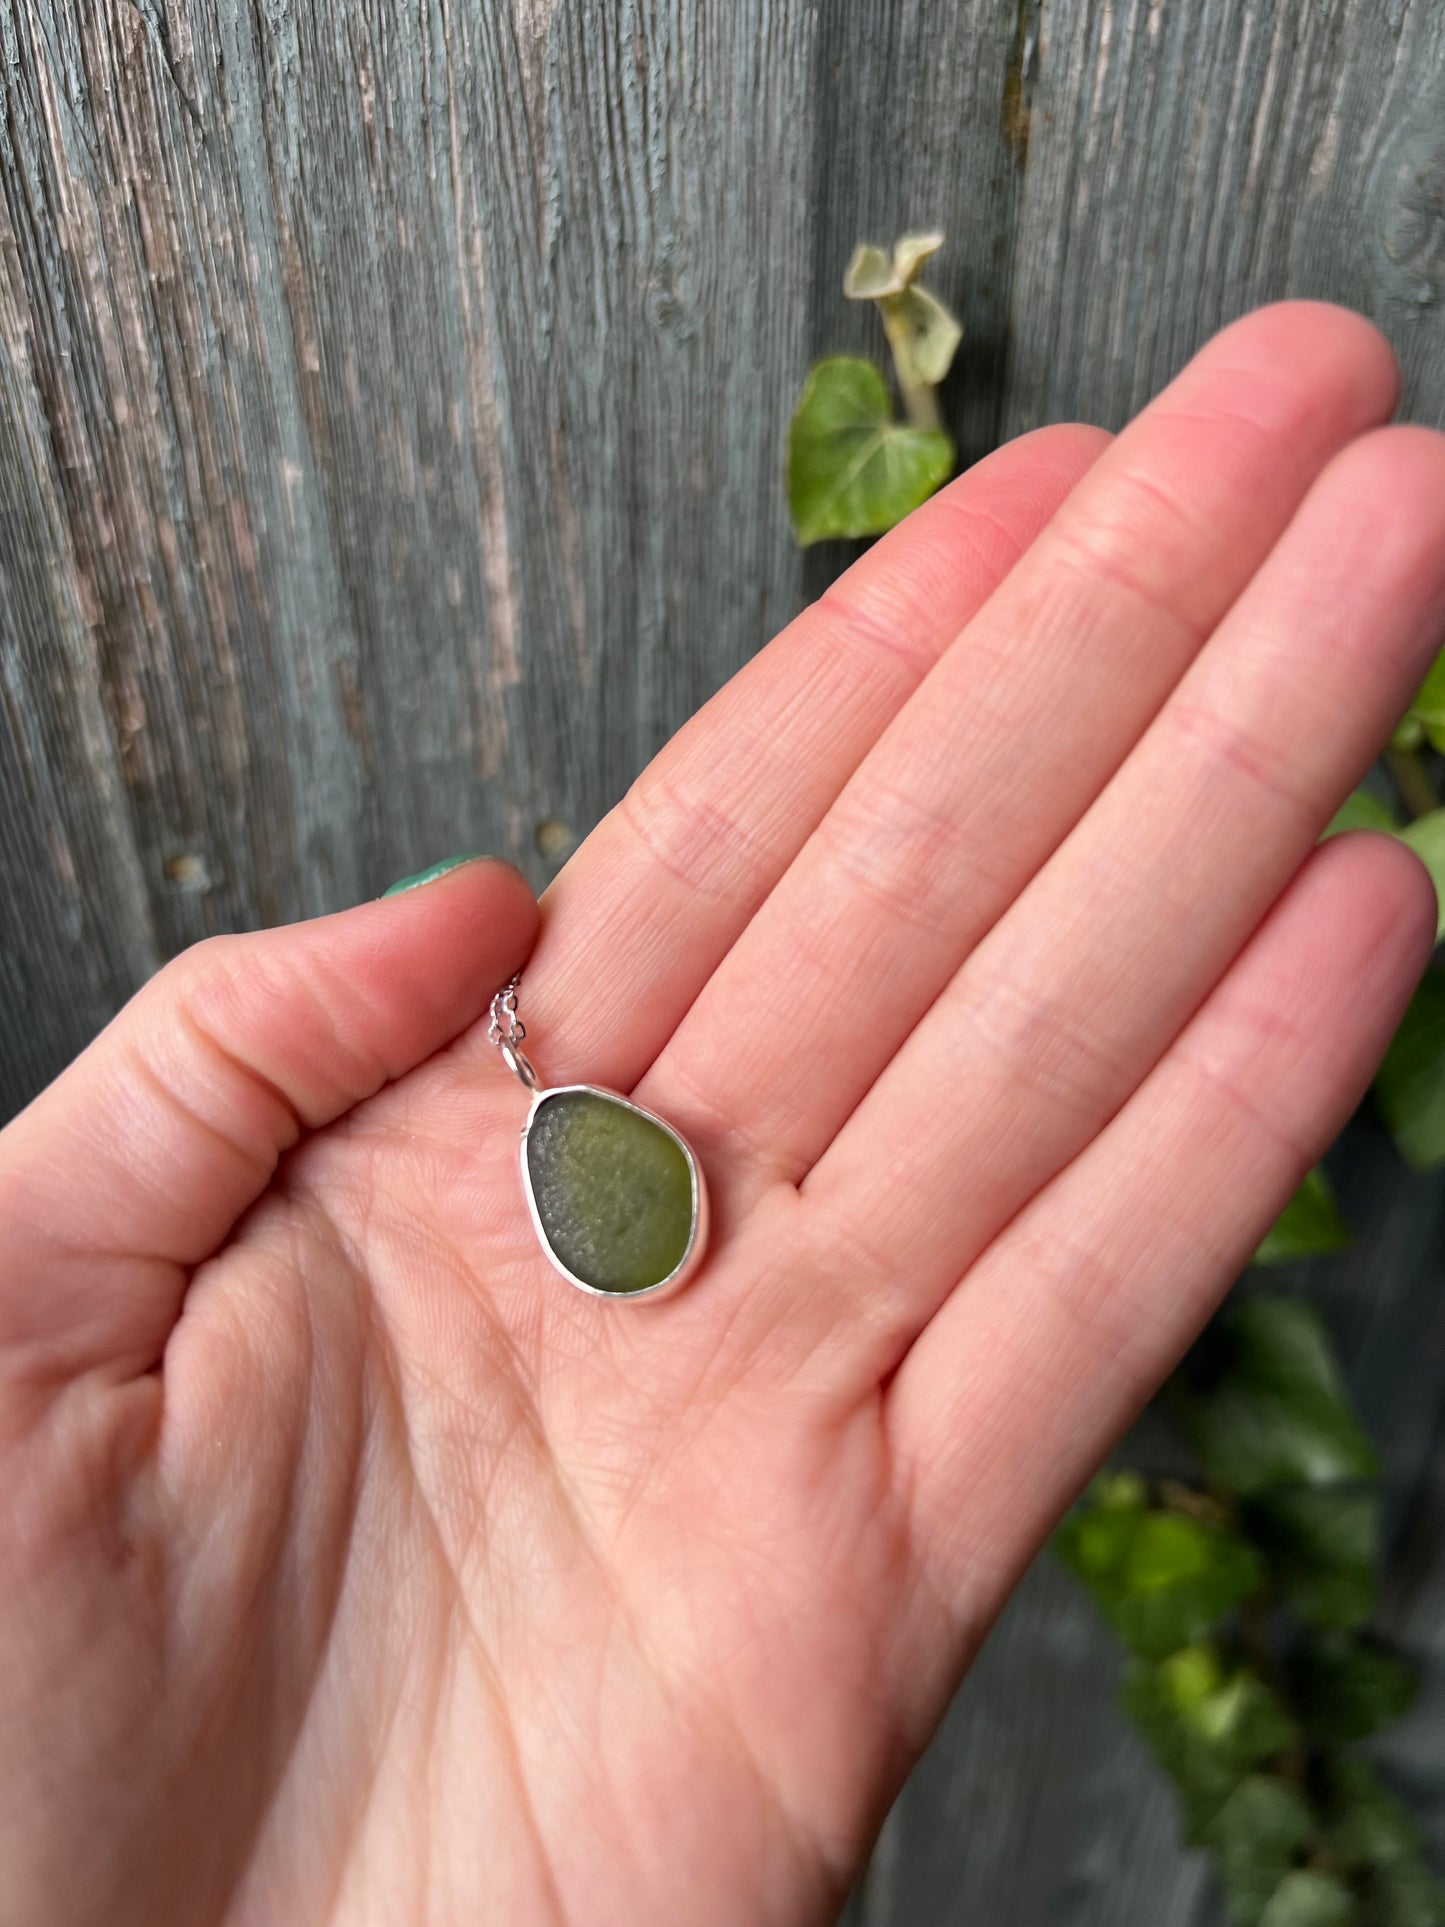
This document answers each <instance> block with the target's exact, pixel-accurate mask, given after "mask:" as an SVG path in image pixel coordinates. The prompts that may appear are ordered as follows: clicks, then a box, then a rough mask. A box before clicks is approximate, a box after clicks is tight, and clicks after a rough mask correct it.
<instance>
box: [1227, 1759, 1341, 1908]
mask: <svg viewBox="0 0 1445 1927" xmlns="http://www.w3.org/2000/svg"><path fill="white" fill-rule="evenodd" d="M1318 1832H1319V1818H1318V1815H1317V1814H1316V1813H1315V1812H1314V1810H1313V1808H1312V1807H1311V1805H1310V1803H1309V1801H1308V1800H1307V1799H1306V1798H1305V1796H1304V1794H1303V1793H1302V1792H1301V1791H1300V1790H1299V1788H1298V1787H1296V1786H1295V1785H1294V1784H1293V1783H1292V1782H1291V1781H1289V1780H1282V1779H1274V1778H1271V1777H1270V1776H1269V1775H1267V1774H1264V1773H1251V1774H1249V1775H1247V1776H1246V1777H1245V1778H1244V1779H1243V1780H1241V1781H1240V1782H1239V1785H1238V1786H1237V1787H1235V1789H1234V1791H1233V1792H1232V1793H1231V1794H1230V1795H1229V1798H1228V1799H1227V1800H1226V1801H1225V1802H1224V1804H1223V1805H1222V1806H1221V1807H1220V1808H1219V1810H1218V1812H1217V1813H1216V1814H1215V1816H1214V1818H1213V1819H1212V1820H1211V1821H1210V1822H1209V1824H1208V1826H1207V1827H1205V1829H1204V1830H1203V1832H1202V1834H1201V1835H1200V1844H1201V1845H1202V1846H1206V1847H1208V1848H1209V1850H1210V1852H1211V1853H1212V1854H1213V1855H1214V1857H1215V1859H1216V1861H1217V1862H1218V1865H1219V1877H1220V1879H1221V1880H1222V1881H1223V1882H1224V1890H1225V1892H1226V1894H1228V1896H1229V1911H1230V1914H1231V1916H1232V1918H1233V1919H1234V1920H1235V1922H1236V1923H1237V1924H1238V1927H1257V1923H1258V1921H1259V1919H1260V1916H1261V1915H1262V1914H1263V1913H1264V1910H1265V1908H1266V1907H1267V1906H1268V1905H1269V1903H1270V1901H1271V1900H1272V1899H1273V1898H1274V1895H1275V1893H1276V1891H1277V1890H1278V1889H1279V1887H1280V1886H1281V1884H1282V1883H1283V1882H1284V1881H1285V1880H1286V1879H1287V1878H1288V1877H1289V1875H1290V1874H1291V1873H1293V1872H1294V1870H1295V1868H1296V1867H1297V1866H1298V1864H1299V1861H1300V1858H1301V1856H1302V1855H1303V1854H1304V1853H1306V1852H1307V1851H1308V1850H1309V1847H1310V1845H1311V1844H1312V1842H1313V1841H1314V1840H1315V1838H1316V1836H1317V1834H1318Z"/></svg>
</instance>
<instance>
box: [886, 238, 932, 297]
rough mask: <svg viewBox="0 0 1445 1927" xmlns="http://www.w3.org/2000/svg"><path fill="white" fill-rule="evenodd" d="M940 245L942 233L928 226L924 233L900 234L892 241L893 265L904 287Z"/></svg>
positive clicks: (909, 284) (913, 278)
mask: <svg viewBox="0 0 1445 1927" xmlns="http://www.w3.org/2000/svg"><path fill="white" fill-rule="evenodd" d="M942 246H943V235H942V233H941V232H940V230H939V229H937V228H930V229H929V230H928V231H927V232H926V233H924V234H905V235H902V236H901V237H900V238H899V239H898V240H897V241H895V242H894V243H893V266H894V269H895V271H896V272H897V275H898V279H899V280H900V281H901V282H902V283H903V285H904V286H905V287H911V286H912V285H913V283H914V282H915V281H916V280H917V279H918V271H919V269H920V268H921V267H922V266H923V264H924V262H925V261H926V260H928V258H929V257H930V255H934V254H937V252H938V250H939V249H940V248H941V247H942Z"/></svg>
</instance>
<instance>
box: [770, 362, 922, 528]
mask: <svg viewBox="0 0 1445 1927" xmlns="http://www.w3.org/2000/svg"><path fill="white" fill-rule="evenodd" d="M952 468H953V444H952V442H950V441H949V439H948V437H947V435H944V434H941V433H935V432H933V431H931V430H927V429H917V428H904V427H902V426H900V424H899V423H898V422H896V421H895V420H894V418H893V404H892V402H891V401H890V399H889V395H888V389H887V387H886V385H885V383H884V380H883V377H882V375H881V374H879V372H878V370H877V369H876V368H875V367H874V366H873V363H872V362H871V361H863V360H860V359H859V358H857V357H856V356H852V355H830V356H828V357H827V358H825V359H824V360H822V361H819V362H815V363H814V365H813V367H812V368H811V370H810V371H809V374H808V379H807V381H806V382H805V383H804V385H803V392H802V395H801V397H800V398H799V401H798V406H797V408H796V410H795V411H794V414H793V419H792V422H791V423H790V425H789V428H788V504H789V507H790V508H791V510H792V516H793V528H794V532H795V533H796V535H797V538H798V541H799V542H800V543H801V544H802V545H803V547H805V548H806V547H807V546H808V544H809V543H812V542H821V541H823V540H825V539H826V538H827V537H829V536H857V535H878V534H881V533H882V532H883V530H885V529H891V528H892V527H893V526H894V524H895V523H897V522H901V521H902V520H903V518H904V516H905V515H908V514H909V513H911V511H912V510H914V509H916V508H917V507H918V505H919V503H920V502H925V501H927V499H928V497H929V496H930V495H932V493H933V492H934V490H935V489H936V488H937V487H938V486H939V484H940V483H941V482H944V481H946V480H947V479H948V476H949V474H950V473H951V471H952Z"/></svg>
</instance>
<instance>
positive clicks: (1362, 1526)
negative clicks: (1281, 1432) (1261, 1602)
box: [1248, 1485, 1379, 1627]
mask: <svg viewBox="0 0 1445 1927" xmlns="http://www.w3.org/2000/svg"><path fill="white" fill-rule="evenodd" d="M1248 1513H1249V1517H1248V1527H1249V1532H1250V1536H1251V1537H1252V1538H1253V1539H1255V1540H1256V1542H1257V1543H1258V1544H1259V1545H1260V1546H1261V1547H1262V1548H1263V1550H1264V1553H1265V1556H1266V1558H1267V1559H1268V1561H1269V1567H1270V1571H1271V1573H1272V1575H1273V1576H1274V1578H1275V1579H1276V1580H1277V1581H1278V1583H1279V1586H1280V1589H1281V1591H1282V1592H1283V1594H1284V1596H1285V1598H1286V1599H1287V1601H1288V1602H1289V1604H1290V1605H1291V1606H1292V1607H1293V1608H1294V1610H1295V1611H1296V1612H1297V1613H1298V1614H1299V1616H1300V1617H1301V1619H1304V1620H1307V1621H1308V1622H1309V1624H1310V1625H1312V1626H1337V1627H1349V1626H1358V1625H1360V1624H1361V1623H1362V1621H1364V1620H1366V1619H1368V1618H1369V1616H1370V1612H1371V1610H1372V1608H1373V1606H1374V1603H1375V1554H1376V1550H1377V1546H1378V1539H1379V1499H1378V1496H1377V1494H1376V1493H1375V1492H1374V1491H1373V1490H1372V1489H1371V1488H1369V1487H1362V1486H1346V1485H1336V1486H1321V1485H1314V1486H1310V1485H1300V1486H1279V1487H1276V1488H1274V1489H1273V1490H1271V1491H1268V1492H1263V1493H1260V1494H1259V1495H1258V1496H1257V1497H1256V1498H1255V1499H1254V1500H1253V1501H1252V1502H1251V1503H1250V1505H1249V1508H1248Z"/></svg>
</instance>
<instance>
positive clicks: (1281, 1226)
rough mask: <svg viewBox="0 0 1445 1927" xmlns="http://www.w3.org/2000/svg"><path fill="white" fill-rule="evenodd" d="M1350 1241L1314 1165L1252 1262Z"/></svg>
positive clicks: (1313, 1254) (1277, 1261)
mask: <svg viewBox="0 0 1445 1927" xmlns="http://www.w3.org/2000/svg"><path fill="white" fill-rule="evenodd" d="M1348 827H1350V828H1357V827H1363V826H1360V825H1349V826H1348ZM1349 1242H1350V1232H1349V1227H1348V1226H1347V1225H1346V1223H1345V1221H1344V1219H1343V1218H1342V1217H1341V1216H1340V1207H1339V1206H1338V1204H1336V1202H1335V1194H1334V1191H1333V1189H1332V1188H1331V1186H1330V1181H1329V1179H1328V1178H1327V1177H1326V1176H1325V1174H1324V1172H1323V1171H1321V1170H1320V1169H1319V1168H1318V1167H1316V1168H1315V1169H1314V1170H1313V1171H1309V1172H1307V1173H1306V1174H1305V1178H1304V1182H1303V1183H1302V1184H1301V1185H1300V1187H1299V1189H1298V1191H1296V1192H1295V1194H1294V1196H1293V1197H1292V1198H1291V1199H1290V1201H1289V1203H1288V1204H1287V1205H1286V1206H1285V1208H1284V1210H1283V1211H1282V1212H1281V1213H1280V1215H1279V1217H1277V1218H1276V1219H1275V1221H1274V1224H1273V1226H1272V1227H1271V1229H1270V1230H1269V1231H1268V1232H1266V1233H1265V1239H1264V1243H1263V1244H1262V1245H1261V1246H1260V1247H1259V1250H1258V1251H1256V1252H1255V1254H1254V1262H1255V1263H1256V1264H1257V1265H1282V1264H1288V1263H1290V1262H1291V1261H1292V1260H1294V1259H1296V1258H1318V1257H1321V1256H1322V1255H1323V1254H1324V1253H1325V1252H1327V1251H1338V1250H1339V1248H1340V1246H1341V1245H1347V1244H1348V1243H1349Z"/></svg>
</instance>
